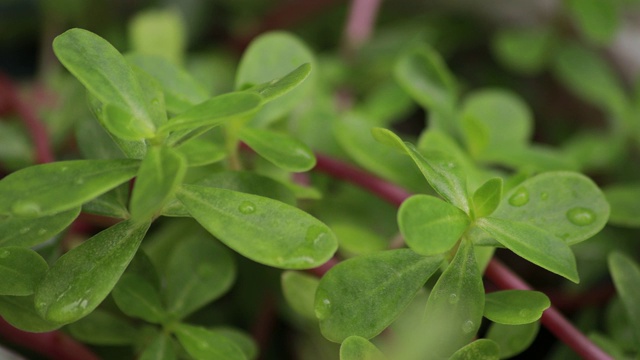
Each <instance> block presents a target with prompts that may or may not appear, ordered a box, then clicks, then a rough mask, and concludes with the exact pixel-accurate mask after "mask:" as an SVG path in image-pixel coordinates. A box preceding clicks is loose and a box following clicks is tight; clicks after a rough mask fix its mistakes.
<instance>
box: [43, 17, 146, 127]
mask: <svg viewBox="0 0 640 360" xmlns="http://www.w3.org/2000/svg"><path fill="white" fill-rule="evenodd" d="M53 51H54V52H55V54H56V56H57V57H58V59H59V60H60V62H61V63H62V64H63V65H64V66H65V67H66V68H67V69H68V70H69V71H70V72H71V73H72V74H73V75H74V76H75V77H76V78H77V79H78V80H79V81H80V82H81V83H82V85H84V86H85V87H86V88H87V90H89V91H90V92H91V93H92V94H93V95H94V96H95V97H96V98H98V100H100V102H102V103H103V104H105V106H107V108H109V109H110V110H109V111H112V112H114V113H117V115H118V116H107V117H106V118H105V120H106V122H105V126H106V127H107V129H108V130H109V132H111V133H112V134H114V135H116V136H118V137H121V138H122V139H126V140H139V139H144V138H151V137H153V136H154V133H155V126H154V122H153V119H152V118H151V115H150V114H149V111H148V109H147V106H146V103H145V100H144V94H143V93H142V90H141V88H140V84H139V83H138V79H137V77H136V75H135V73H134V72H133V70H132V69H131V68H130V67H129V65H128V64H127V62H126V61H125V60H124V58H123V57H122V55H121V54H120V53H119V52H118V50H116V49H115V48H114V47H113V46H112V45H111V44H109V43H108V42H107V41H106V40H104V39H103V38H101V37H99V36H98V35H96V34H94V33H92V32H89V31H87V30H82V29H71V30H68V31H66V32H65V33H63V34H62V35H59V36H58V37H56V38H55V39H54V40H53ZM112 115H113V114H112Z"/></svg>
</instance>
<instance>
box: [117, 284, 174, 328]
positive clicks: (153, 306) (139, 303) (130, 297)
mask: <svg viewBox="0 0 640 360" xmlns="http://www.w3.org/2000/svg"><path fill="white" fill-rule="evenodd" d="M111 296H113V300H115V302H116V305H118V308H119V309H120V310H122V312H123V313H125V314H127V315H128V316H131V317H135V318H139V319H144V320H146V321H148V322H150V323H155V324H160V323H162V322H163V321H164V320H166V318H167V316H166V312H165V311H164V307H163V305H162V300H161V299H160V294H159V293H158V290H157V289H156V288H155V287H154V286H153V284H151V283H149V282H148V281H147V280H146V279H144V278H143V277H142V276H140V275H136V274H129V273H127V274H124V275H123V276H122V277H121V278H120V280H119V281H118V283H117V284H116V286H115V287H114V288H113V291H112V292H111Z"/></svg>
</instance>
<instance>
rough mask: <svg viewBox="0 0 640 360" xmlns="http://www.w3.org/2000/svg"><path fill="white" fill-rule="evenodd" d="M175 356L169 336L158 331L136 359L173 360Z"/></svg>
mask: <svg viewBox="0 0 640 360" xmlns="http://www.w3.org/2000/svg"><path fill="white" fill-rule="evenodd" d="M177 358H178V357H177V354H176V349H175V348H174V345H173V339H172V338H171V336H170V335H168V334H165V333H159V334H158V335H157V336H156V337H155V338H154V339H153V340H152V341H151V343H150V344H149V345H148V346H147V347H146V348H145V349H144V351H143V352H142V354H140V357H139V358H138V360H175V359H177Z"/></svg>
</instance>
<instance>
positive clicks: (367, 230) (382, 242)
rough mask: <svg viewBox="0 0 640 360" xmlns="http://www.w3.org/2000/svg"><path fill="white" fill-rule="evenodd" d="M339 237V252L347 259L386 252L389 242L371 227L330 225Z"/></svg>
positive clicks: (341, 223)
mask: <svg viewBox="0 0 640 360" xmlns="http://www.w3.org/2000/svg"><path fill="white" fill-rule="evenodd" d="M330 226H331V230H333V233H334V234H336V236H337V237H338V242H339V244H340V248H339V249H338V252H339V253H340V254H342V255H343V257H345V258H350V257H354V256H358V255H364V254H370V253H373V252H376V251H381V250H386V249H387V247H388V246H389V241H388V240H387V239H386V238H385V237H384V236H383V235H382V234H380V233H378V232H376V230H375V229H372V228H371V227H370V226H367V225H364V224H362V225H361V224H356V223H351V222H347V221H346V220H345V221H341V222H338V223H332V224H330Z"/></svg>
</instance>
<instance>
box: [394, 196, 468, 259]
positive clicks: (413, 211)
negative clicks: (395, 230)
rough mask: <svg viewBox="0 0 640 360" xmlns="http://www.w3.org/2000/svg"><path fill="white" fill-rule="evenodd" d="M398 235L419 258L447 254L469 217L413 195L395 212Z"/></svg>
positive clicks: (429, 198)
mask: <svg viewBox="0 0 640 360" xmlns="http://www.w3.org/2000/svg"><path fill="white" fill-rule="evenodd" d="M398 225H399V226H400V232H401V233H402V235H403V236H404V239H405V241H406V243H407V245H408V246H409V248H411V250H413V251H415V252H417V253H418V254H421V255H427V256H428V255H436V254H442V253H444V252H446V251H448V250H450V249H451V248H452V247H453V246H454V245H455V244H456V242H458V240H460V237H461V236H462V234H464V232H465V231H466V230H467V227H468V226H469V217H468V216H467V214H465V213H464V212H463V211H462V210H460V209H458V208H457V207H455V206H453V205H451V204H449V203H447V202H444V201H443V200H440V199H438V198H436V197H433V196H429V195H414V196H412V197H410V198H408V199H407V200H405V201H404V202H403V203H402V205H401V206H400V209H399V210H398Z"/></svg>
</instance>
